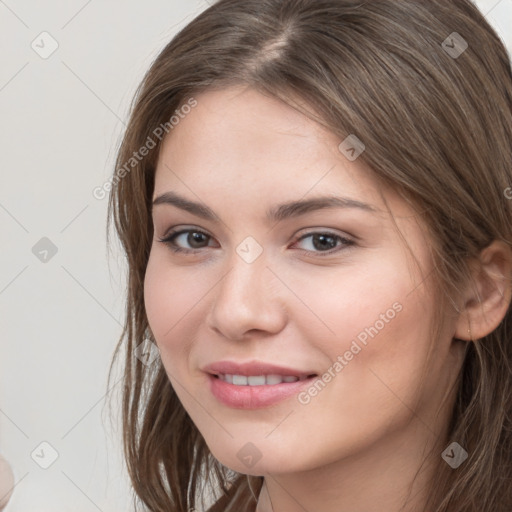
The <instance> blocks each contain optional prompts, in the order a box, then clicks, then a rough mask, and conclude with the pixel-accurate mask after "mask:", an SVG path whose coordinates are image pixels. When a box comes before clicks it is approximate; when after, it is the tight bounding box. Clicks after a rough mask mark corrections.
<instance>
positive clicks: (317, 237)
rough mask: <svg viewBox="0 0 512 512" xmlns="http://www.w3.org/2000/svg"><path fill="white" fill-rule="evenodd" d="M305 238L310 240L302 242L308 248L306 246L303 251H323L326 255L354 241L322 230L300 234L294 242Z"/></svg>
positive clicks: (352, 243) (350, 244)
mask: <svg viewBox="0 0 512 512" xmlns="http://www.w3.org/2000/svg"><path fill="white" fill-rule="evenodd" d="M307 239H310V241H309V242H308V243H306V244H304V245H306V246H308V248H306V249H305V250H304V252H307V253H311V252H313V253H324V254H325V255H326V256H327V255H331V254H333V253H335V252H339V251H340V250H342V249H343V247H349V246H352V245H354V243H355V242H354V241H353V240H350V239H348V238H345V237H343V236H340V235H336V234H335V233H329V232H322V231H315V232H311V233H306V234H305V235H303V236H301V237H300V238H299V239H298V241H297V242H296V243H299V242H302V241H304V240H307ZM338 242H340V243H338ZM324 254H320V256H323V255H324Z"/></svg>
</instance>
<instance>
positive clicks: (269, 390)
mask: <svg viewBox="0 0 512 512" xmlns="http://www.w3.org/2000/svg"><path fill="white" fill-rule="evenodd" d="M316 378H317V377H310V378H308V379H304V380H298V381H295V382H282V383H281V384H273V385H266V384H265V385H263V386H236V385H235V384H230V383H229V382H225V381H223V380H221V379H220V378H218V377H215V376H214V375H211V374H209V375H208V379H209V381H210V390H211V392H212V394H213V396H215V398H217V400H219V401H220V402H222V403H223V404H225V405H227V406H229V407H234V408H236V409H261V408H263V407H269V406H271V405H274V404H277V403H279V402H282V401H283V400H286V399H287V398H290V397H291V396H293V395H297V394H298V393H299V392H300V391H301V389H302V388H304V387H307V386H310V385H311V383H312V382H313V381H314V380H315V379H316Z"/></svg>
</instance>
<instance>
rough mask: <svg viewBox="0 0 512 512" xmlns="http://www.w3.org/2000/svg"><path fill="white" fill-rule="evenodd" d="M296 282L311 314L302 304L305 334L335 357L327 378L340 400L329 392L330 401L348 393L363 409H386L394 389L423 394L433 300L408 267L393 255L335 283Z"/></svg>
mask: <svg viewBox="0 0 512 512" xmlns="http://www.w3.org/2000/svg"><path fill="white" fill-rule="evenodd" d="M293 279H296V280H297V281H296V282H297V283H302V284H301V285H300V286H298V287H297V288H295V289H294V291H295V292H296V293H297V295H298V296H299V297H301V298H302V300H303V301H304V303H306V304H307V306H308V307H309V309H310V311H305V310H304V307H303V306H302V309H301V311H302V313H301V314H298V311H299V308H298V306H297V310H296V314H295V315H294V318H295V319H296V323H297V325H298V331H299V332H300V336H301V337H302V338H303V339H305V340H308V342H309V344H310V345H311V347H314V348H315V349H316V350H317V351H319V352H321V353H322V354H324V356H327V357H324V360H325V361H326V362H327V364H326V367H325V369H324V371H326V372H328V371H329V370H330V374H331V378H330V376H329V375H326V374H323V375H325V380H328V381H329V382H332V383H333V384H331V383H329V384H327V386H326V387H330V388H331V390H332V393H333V394H332V395H331V394H330V393H329V392H327V393H325V392H324V391H322V394H324V396H325V398H327V395H329V398H328V400H329V401H330V400H334V401H337V400H339V397H343V400H347V396H346V394H345V393H344V391H350V393H351V395H352V396H353V397H357V398H356V400H355V401H354V403H353V404H352V405H353V406H354V408H355V409H357V408H359V407H366V406H368V405H369V404H372V403H373V404H375V405H376V406H378V404H377V403H376V402H377V401H378V400H380V399H381V398H382V396H383V395H384V396H386V395H389V394H390V392H389V390H387V389H386V385H388V386H390V387H392V389H393V390H395V391H396V392H399V393H401V394H402V396H404V397H405V396H408V397H412V395H413V394H414V393H416V392H418V390H419V386H421V382H420V378H421V375H422V370H423V367H424V364H425V363H426V361H427V355H428V351H429V348H430V342H431V340H430V336H429V328H430V325H431V321H432V311H433V309H432V308H433V300H432V298H431V297H430V296H429V295H428V293H427V291H426V290H425V287H424V286H423V285H420V286H418V284H419V283H421V279H420V278H419V277H417V276H415V275H411V274H410V273H409V272H408V271H407V267H406V262H405V261H403V260H402V259H400V258H398V257H397V256H395V257H393V255H392V254H389V255H387V256H386V257H384V258H382V260H381V261H380V262H377V261H376V262H374V263H373V264H372V265H368V266H365V267H364V269H361V270H359V271H358V270H356V271H348V270H346V269H345V270H339V271H337V272H334V271H332V269H331V272H330V273H329V276H328V279H327V273H326V274H325V277H318V276H317V278H316V279H309V280H305V279H304V278H300V277H299V276H298V275H297V276H294V277H293ZM327 281H328V282H327ZM322 285H323V287H322ZM322 290H324V293H321V291H322ZM336 362H337V363H338V364H336ZM333 374H334V375H335V377H332V375H333ZM341 375H343V376H341ZM338 376H339V377H338ZM379 377H380V379H379ZM313 393H314V391H313ZM379 397H380V398H379ZM306 399H307V398H306ZM322 401H323V400H322V399H320V400H319V402H322ZM324 405H325V404H324Z"/></svg>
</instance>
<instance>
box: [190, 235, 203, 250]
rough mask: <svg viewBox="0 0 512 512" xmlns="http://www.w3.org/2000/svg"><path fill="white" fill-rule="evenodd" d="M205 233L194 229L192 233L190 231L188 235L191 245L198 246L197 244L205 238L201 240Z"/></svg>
mask: <svg viewBox="0 0 512 512" xmlns="http://www.w3.org/2000/svg"><path fill="white" fill-rule="evenodd" d="M204 236H205V235H203V234H202V233H197V232H195V231H193V232H192V233H190V234H189V235H188V238H189V239H188V243H189V244H190V245H191V247H197V246H196V245H195V244H196V243H197V244H199V245H200V244H201V242H202V241H203V242H204V240H201V238H203V237H204Z"/></svg>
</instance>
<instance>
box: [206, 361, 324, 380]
mask: <svg viewBox="0 0 512 512" xmlns="http://www.w3.org/2000/svg"><path fill="white" fill-rule="evenodd" d="M202 370H203V371H204V372H206V373H211V374H214V375H218V374H219V373H222V374H226V373H229V374H235V375H245V376H249V375H270V374H274V375H294V376H296V377H307V376H308V375H313V374H314V373H315V372H314V371H308V370H297V369H294V368H286V367H284V366H276V365H274V364H269V363H263V362H260V361H251V362H247V363H235V362H233V361H218V362H216V363H212V364H209V365H206V366H204V367H203V368H202Z"/></svg>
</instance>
